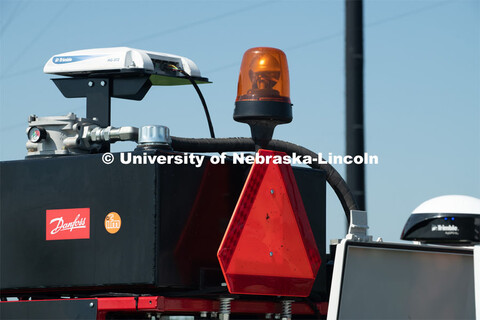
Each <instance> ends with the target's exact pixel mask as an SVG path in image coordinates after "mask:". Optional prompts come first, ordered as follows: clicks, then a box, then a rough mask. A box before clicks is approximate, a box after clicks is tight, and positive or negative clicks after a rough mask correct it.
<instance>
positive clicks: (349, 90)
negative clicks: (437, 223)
mask: <svg viewBox="0 0 480 320" xmlns="http://www.w3.org/2000/svg"><path fill="white" fill-rule="evenodd" d="M345 21H346V34H345V40H346V41H345V64H346V122H347V123H346V125H347V126H346V139H347V141H346V145H347V150H346V152H347V155H350V156H352V157H354V156H356V155H361V156H363V155H364V152H365V148H364V121H363V0H345ZM347 183H348V185H349V186H350V188H351V189H352V193H353V195H354V197H355V199H356V200H357V203H358V207H359V209H360V210H366V204H365V167H364V165H363V164H350V165H347Z"/></svg>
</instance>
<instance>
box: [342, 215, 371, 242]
mask: <svg viewBox="0 0 480 320" xmlns="http://www.w3.org/2000/svg"><path fill="white" fill-rule="evenodd" d="M367 230H368V220H367V212H366V211H360V210H350V226H349V227H348V234H347V236H346V237H345V238H346V239H348V240H352V241H359V242H371V241H372V236H369V235H367Z"/></svg>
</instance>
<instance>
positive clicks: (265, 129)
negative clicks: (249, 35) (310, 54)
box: [233, 47, 292, 148]
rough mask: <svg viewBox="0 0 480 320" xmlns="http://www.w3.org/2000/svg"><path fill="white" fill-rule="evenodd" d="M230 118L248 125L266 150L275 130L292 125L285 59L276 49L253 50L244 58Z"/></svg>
mask: <svg viewBox="0 0 480 320" xmlns="http://www.w3.org/2000/svg"><path fill="white" fill-rule="evenodd" d="M233 118H234V119H235V120H236V121H239V122H244V123H247V124H249V125H250V128H251V131H252V137H253V139H254V141H255V143H256V144H257V146H258V147H261V148H265V147H267V145H268V143H269V142H270V140H271V139H272V135H273V130H274V129H275V126H276V125H278V124H282V123H289V122H291V121H292V104H291V102H290V80H289V76H288V65H287V57H286V56H285V53H283V51H282V50H279V49H275V48H266V47H259V48H252V49H249V50H247V51H246V52H245V54H244V55H243V60H242V66H241V67H240V77H239V79H238V94H237V99H236V101H235V111H234V113H233Z"/></svg>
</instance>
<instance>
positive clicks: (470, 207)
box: [412, 195, 480, 214]
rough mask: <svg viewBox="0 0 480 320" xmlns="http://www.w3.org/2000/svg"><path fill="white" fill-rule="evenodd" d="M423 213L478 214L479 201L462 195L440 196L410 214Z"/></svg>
mask: <svg viewBox="0 0 480 320" xmlns="http://www.w3.org/2000/svg"><path fill="white" fill-rule="evenodd" d="M423 213H452V214H453V213H463V214H480V199H478V198H474V197H470V196H464V195H447V196H440V197H436V198H433V199H430V200H427V201H425V202H423V203H422V204H421V205H419V206H418V207H417V208H415V210H413V212H412V214H423Z"/></svg>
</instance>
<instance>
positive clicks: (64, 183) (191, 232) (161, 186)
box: [0, 154, 327, 297]
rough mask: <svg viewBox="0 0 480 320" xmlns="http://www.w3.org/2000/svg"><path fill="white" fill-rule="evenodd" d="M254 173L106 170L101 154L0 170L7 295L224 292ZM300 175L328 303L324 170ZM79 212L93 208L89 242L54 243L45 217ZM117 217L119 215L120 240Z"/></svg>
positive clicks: (0, 277) (0, 280) (0, 273)
mask: <svg viewBox="0 0 480 320" xmlns="http://www.w3.org/2000/svg"><path fill="white" fill-rule="evenodd" d="M115 159H120V155H119V154H115ZM249 168H250V166H247V165H237V164H235V165H234V164H224V165H213V164H210V162H209V161H207V160H206V161H204V163H203V165H202V166H201V167H199V168H196V167H195V166H194V165H177V164H172V165H160V164H148V165H131V164H130V165H124V164H121V163H120V161H118V160H116V161H115V162H114V163H112V164H110V165H105V164H103V163H102V155H101V154H96V155H83V156H69V157H55V158H49V159H29V160H21V161H9V162H2V163H0V172H1V176H0V177H1V178H0V184H1V190H0V286H1V288H0V289H1V294H2V296H12V295H16V296H18V295H21V294H28V296H32V295H35V293H37V294H38V295H46V294H48V295H60V294H76V295H81V294H83V293H84V294H99V293H108V292H119V293H121V292H123V293H125V292H131V293H163V294H165V293H172V292H175V293H180V294H181V293H182V292H187V290H200V291H202V290H207V289H208V288H213V287H220V285H221V283H222V282H224V280H223V276H222V273H221V271H220V266H219V263H218V261H217V257H216V252H217V250H218V247H219V245H220V241H221V239H222V237H223V234H224V232H225V230H226V227H227V224H228V222H229V220H230V217H231V214H232V213H233V210H234V208H235V205H236V202H237V200H238V197H239V195H240V192H241V190H242V187H243V184H244V182H245V179H246V177H247V174H248V171H249ZM294 174H295V177H296V179H297V184H298V187H299V189H300V192H301V195H302V198H303V202H304V205H305V209H306V211H307V214H308V217H309V220H310V225H311V227H312V230H313V233H314V235H315V240H316V243H317V247H318V249H319V250H320V253H321V256H322V260H323V262H324V263H322V266H321V269H320V272H319V275H318V277H317V281H316V285H315V287H314V289H313V293H314V294H319V295H320V296H323V297H325V294H326V292H327V289H326V282H327V281H326V274H325V264H326V258H325V193H326V192H325V187H326V186H325V181H326V180H325V173H324V172H323V171H320V170H313V169H307V168H294ZM72 208H88V209H89V210H88V211H89V214H90V216H89V236H88V238H83V239H69V240H48V241H47V240H46V230H47V227H48V226H47V219H46V214H47V210H56V209H72ZM110 212H116V213H118V215H119V216H120V217H121V227H120V229H119V230H118V232H116V233H109V232H107V229H106V227H105V219H106V216H107V214H109V213H110ZM65 222H66V221H65ZM66 232H69V231H66ZM70 232H73V230H70ZM205 292H206V291H205Z"/></svg>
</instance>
